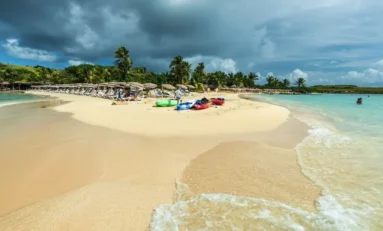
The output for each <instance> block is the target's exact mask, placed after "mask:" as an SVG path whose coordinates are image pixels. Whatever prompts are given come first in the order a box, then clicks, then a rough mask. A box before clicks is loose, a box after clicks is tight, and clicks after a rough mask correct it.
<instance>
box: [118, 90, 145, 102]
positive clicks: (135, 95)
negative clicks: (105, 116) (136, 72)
mask: <svg viewBox="0 0 383 231" xmlns="http://www.w3.org/2000/svg"><path fill="white" fill-rule="evenodd" d="M141 92H142V90H138V91H137V92H135V93H133V94H131V95H129V96H128V97H124V98H122V100H123V101H133V100H137V101H139V100H141V97H140V94H141Z"/></svg>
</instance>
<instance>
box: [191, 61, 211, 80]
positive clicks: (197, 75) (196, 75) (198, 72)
mask: <svg viewBox="0 0 383 231" xmlns="http://www.w3.org/2000/svg"><path fill="white" fill-rule="evenodd" d="M206 81H207V79H206V73H205V64H204V63H203V62H202V63H198V65H197V67H196V68H195V69H194V71H193V73H192V79H191V82H192V84H197V83H206Z"/></svg>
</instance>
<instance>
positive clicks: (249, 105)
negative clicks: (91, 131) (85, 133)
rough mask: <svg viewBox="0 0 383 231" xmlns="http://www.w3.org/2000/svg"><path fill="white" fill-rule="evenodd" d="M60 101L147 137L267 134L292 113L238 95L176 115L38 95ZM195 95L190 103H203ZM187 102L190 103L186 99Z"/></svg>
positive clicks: (84, 115) (77, 112) (145, 105)
mask: <svg viewBox="0 0 383 231" xmlns="http://www.w3.org/2000/svg"><path fill="white" fill-rule="evenodd" d="M33 94H41V95H50V96H55V97H59V98H60V99H63V100H66V101H72V102H71V103H69V104H65V105H61V106H59V107H56V108H55V110H57V111H60V112H69V113H72V114H73V118H75V119H77V120H80V121H82V122H84V123H87V124H91V125H97V126H102V127H106V128H110V129H115V130H119V131H123V132H128V133H131V134H141V135H148V136H174V135H182V136H191V135H217V134H236V133H249V132H257V131H266V130H272V129H274V128H277V127H278V126H279V125H280V124H281V123H283V122H284V121H286V120H287V118H288V116H289V110H287V109H286V108H283V107H279V106H275V105H271V104H266V103H261V102H253V101H249V100H244V99H240V98H239V97H238V95H237V94H220V95H213V94H206V96H208V97H209V98H210V97H215V96H221V97H222V96H224V97H225V98H226V104H225V106H223V107H219V106H213V107H211V108H209V109H206V110H200V111H192V110H187V111H175V110H174V107H173V108H157V107H153V105H154V102H155V99H144V100H143V101H141V102H129V103H128V104H127V105H113V106H112V105H111V103H112V101H111V100H106V99H99V98H92V97H88V96H77V95H67V94H54V93H40V92H38V93H36V92H33ZM203 96H204V95H202V94H195V96H194V97H193V96H190V97H188V99H193V98H194V99H201V98H202V97H203ZM184 100H187V99H184Z"/></svg>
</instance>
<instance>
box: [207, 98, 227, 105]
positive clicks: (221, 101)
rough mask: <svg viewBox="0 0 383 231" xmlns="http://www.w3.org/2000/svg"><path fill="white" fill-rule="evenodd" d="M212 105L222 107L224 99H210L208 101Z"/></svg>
mask: <svg viewBox="0 0 383 231" xmlns="http://www.w3.org/2000/svg"><path fill="white" fill-rule="evenodd" d="M210 100H211V102H212V104H214V105H221V106H222V105H224V104H225V99H224V98H211V99H210Z"/></svg>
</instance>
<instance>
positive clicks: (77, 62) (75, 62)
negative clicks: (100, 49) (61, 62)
mask: <svg viewBox="0 0 383 231" xmlns="http://www.w3.org/2000/svg"><path fill="white" fill-rule="evenodd" d="M68 63H69V65H71V66H78V65H81V64H91V65H93V63H90V62H86V61H82V60H68Z"/></svg>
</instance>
